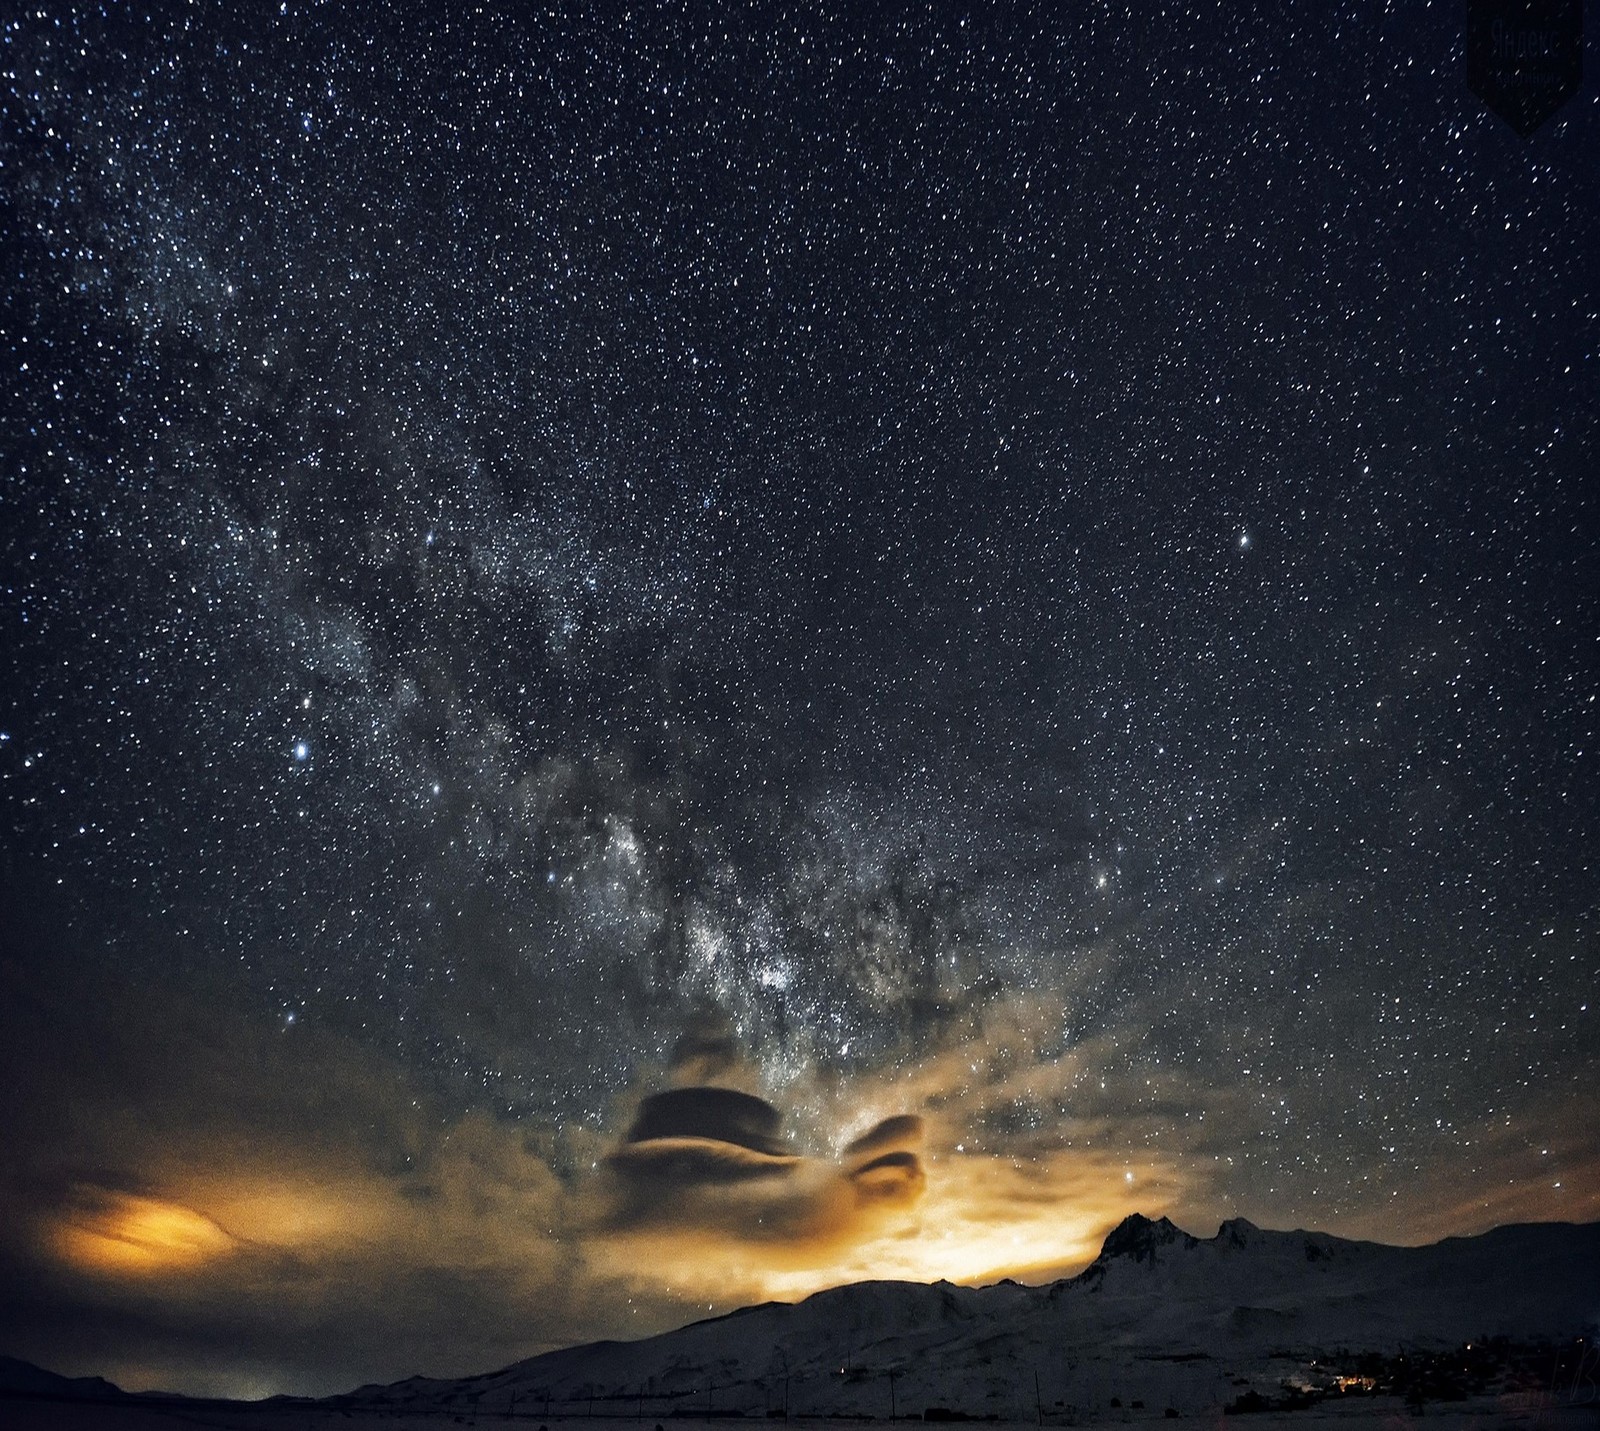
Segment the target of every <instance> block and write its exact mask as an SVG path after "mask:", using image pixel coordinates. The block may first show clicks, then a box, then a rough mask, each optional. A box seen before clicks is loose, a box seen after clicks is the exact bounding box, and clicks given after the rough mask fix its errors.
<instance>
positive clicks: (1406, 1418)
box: [0, 1395, 1596, 1431]
mask: <svg viewBox="0 0 1600 1431" xmlns="http://www.w3.org/2000/svg"><path fill="white" fill-rule="evenodd" d="M1595 1421H1596V1408H1595V1405H1594V1404H1593V1403H1592V1402H1591V1403H1589V1404H1587V1405H1582V1404H1578V1403H1573V1402H1567V1401H1564V1400H1558V1399H1553V1398H1550V1397H1548V1396H1542V1395H1540V1396H1514V1397H1478V1398H1474V1399H1472V1400H1468V1401H1463V1402H1453V1403H1450V1404H1448V1405H1444V1406H1439V1407H1433V1406H1430V1407H1428V1408H1427V1409H1426V1410H1425V1411H1424V1413H1423V1414H1422V1415H1421V1416H1420V1417H1417V1416H1414V1415H1413V1414H1412V1413H1411V1412H1409V1411H1408V1410H1407V1409H1406V1408H1405V1407H1404V1406H1403V1405H1402V1404H1401V1403H1400V1401H1399V1399H1398V1398H1395V1397H1384V1396H1374V1397H1364V1396H1363V1397H1346V1398H1343V1399H1342V1400H1339V1401H1325V1402H1322V1403H1319V1404H1318V1405H1317V1406H1315V1407H1311V1408H1308V1409H1306V1410H1304V1411H1294V1412H1279V1413H1273V1412H1266V1413H1262V1414H1259V1415H1249V1416H1209V1417H1203V1418H1187V1419H1179V1420H1178V1421H1176V1422H1174V1421H1172V1420H1169V1419H1166V1418H1164V1417H1163V1416H1162V1414H1161V1413H1160V1412H1159V1411H1157V1412H1150V1411H1132V1410H1125V1411H1113V1412H1109V1413H1108V1414H1107V1415H1105V1416H1104V1417H1102V1418H1100V1419H1097V1420H1094V1421H1089V1420H1085V1421H1083V1422H1081V1423H1079V1424H1081V1425H1085V1426H1088V1425H1100V1426H1124V1425H1126V1426H1145V1427H1147V1428H1149V1431H1154V1428H1155V1427H1158V1426H1162V1427H1173V1428H1174V1431H1182V1428H1183V1427H1185V1426H1190V1427H1193V1426H1195V1425H1202V1426H1204V1427H1206V1428H1207V1429H1208V1431H1215V1428H1220V1427H1223V1426H1232V1427H1234V1428H1235V1431H1369V1428H1370V1431H1380V1428H1381V1431H1408V1428H1414V1431H1591V1428H1593V1427H1594V1425H1595ZM656 1424H660V1425H661V1426H662V1427H663V1428H664V1431H727V1428H728V1423H727V1422H726V1421H725V1420H721V1419H716V1420H710V1421H705V1420H695V1419H693V1418H683V1417H679V1418H675V1419H674V1420H672V1421H670V1422H661V1423H653V1422H649V1421H644V1422H641V1421H638V1420H636V1419H635V1418H632V1417H627V1418H612V1417H599V1416H597V1417H593V1418H590V1417H574V1418H559V1419H555V1420H551V1421H548V1422H541V1421H539V1420H538V1419H537V1418H533V1417H530V1418H523V1417H522V1416H520V1415H519V1416H516V1417H514V1418H510V1419H508V1418H506V1417H505V1416H504V1415H498V1414H491V1413H486V1412H480V1413H477V1414H476V1415H473V1414H466V1413H461V1412H449V1411H434V1412H410V1411H401V1412H396V1411H392V1410H368V1411H351V1410H341V1409H337V1408H334V1407H331V1406H327V1405H325V1404H320V1403H318V1404H311V1405H301V1404H295V1405H284V1404H282V1403H278V1404H270V1403H263V1404H260V1405H254V1406H252V1405H247V1404H246V1405H233V1406H213V1405H211V1404H209V1403H205V1402H199V1403H191V1404H189V1405H184V1406H162V1405H150V1404H133V1405H129V1404H116V1405H95V1404H91V1403H87V1402H79V1403H64V1402H58V1401H31V1400H28V1399H0V1426H3V1427H5V1428H6V1431H196V1428H206V1427H209V1428H213V1431H380V1428H381V1431H456V1428H459V1427H466V1426H478V1427H484V1428H490V1427H507V1428H515V1427H524V1428H528V1431H534V1428H537V1427H539V1426H541V1425H544V1426H545V1427H547V1431H654V1428H655V1425H656ZM776 1424H777V1425H780V1426H781V1425H783V1423H782V1422H778V1423H776ZM894 1424H895V1425H897V1426H898V1425H901V1424H907V1423H898V1422H897V1423H894ZM909 1424H912V1425H918V1426H920V1425H921V1424H922V1423H921V1422H914V1423H909ZM985 1424H986V1426H987V1428H988V1431H1037V1422H1036V1421H1017V1422H989V1423H985ZM1047 1424H1049V1423H1047ZM870 1428H879V1431H887V1428H888V1423H886V1422H881V1421H877V1422H860V1421H837V1420H829V1419H823V1420H795V1421H791V1422H789V1423H788V1431H870Z"/></svg>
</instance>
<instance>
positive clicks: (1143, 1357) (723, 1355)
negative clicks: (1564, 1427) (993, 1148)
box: [337, 1214, 1600, 1422]
mask: <svg viewBox="0 0 1600 1431" xmlns="http://www.w3.org/2000/svg"><path fill="white" fill-rule="evenodd" d="M1596 1326H1600V1223H1588V1224H1581V1225H1574V1224H1567V1223H1537V1224H1527V1225H1520V1226H1510V1227H1501V1228H1496V1229H1495V1230H1493V1231H1491V1232H1487V1233H1484V1234H1482V1235H1480V1236H1476V1237H1454V1238H1448V1239H1446V1240H1445V1241H1443V1242H1439V1243H1435V1244H1433V1245H1431V1246H1426V1247H1392V1246H1386V1245H1383V1244H1379V1243H1372V1242H1355V1241H1349V1240H1346V1239H1343V1238H1339V1237H1333V1236H1329V1235H1327V1234H1325V1233H1317V1232H1302V1231H1295V1232H1274V1231H1267V1230H1263V1229H1261V1228H1258V1227H1256V1226H1254V1225H1252V1224H1251V1223H1249V1222H1246V1221H1245V1220H1244V1219H1242V1218H1235V1219H1232V1220H1230V1221H1228V1222H1224V1223H1223V1224H1222V1226H1221V1228H1220V1229H1219V1230H1218V1232H1217V1234H1216V1236H1215V1237H1211V1238H1204V1239H1202V1238H1197V1237H1193V1236H1191V1235H1190V1234H1189V1233H1187V1232H1184V1231H1183V1230H1181V1229H1180V1228H1178V1227H1175V1226H1174V1225H1173V1224H1172V1223H1171V1222H1169V1221H1168V1220H1167V1219H1166V1218H1161V1219H1159V1220H1156V1221H1152V1220H1150V1219H1149V1218H1146V1217H1142V1216H1140V1215H1138V1214H1134V1215H1133V1216H1131V1217H1128V1218H1127V1219H1126V1220H1124V1221H1123V1222H1122V1223H1121V1224H1119V1225H1118V1226H1117V1227H1116V1228H1114V1229H1113V1230H1112V1231H1111V1233H1110V1234H1109V1235H1108V1236H1107V1237H1106V1239H1105V1242H1104V1244H1103V1246H1102V1248H1101V1251H1100V1255H1099V1256H1098V1257H1096V1258H1095V1260H1094V1261H1093V1262H1092V1263H1091V1264H1090V1265H1089V1266H1088V1267H1087V1268H1085V1269H1084V1270H1083V1271H1082V1272H1081V1273H1079V1274H1078V1275H1077V1276H1075V1277H1072V1278H1069V1279H1066V1280H1063V1281H1058V1282H1054V1283H1051V1284H1049V1285H1046V1286H1022V1285H1019V1284H1017V1283H1014V1282H1001V1283H999V1284H997V1285H994V1286H988V1287H959V1286H952V1285H950V1284H949V1283H936V1284H933V1285H931V1286H930V1285H924V1284H917V1283H906V1282H866V1283H858V1284H855V1285H852V1286H846V1287H838V1288H835V1289H832V1290H830V1291H825V1292H819V1293H817V1294H816V1295H814V1296H812V1297H810V1298H808V1299H806V1300H805V1301H803V1302H800V1303H797V1304H794V1305H788V1304H779V1303H768V1304H765V1305H762V1306H757V1307H750V1308H746V1309H744V1310H742V1311H739V1312H735V1313H733V1314H731V1315H729V1316H724V1317H719V1318H716V1319H715V1320H710V1321H703V1322H697V1323H694V1324H693V1325H690V1326H686V1327H682V1328H680V1329H678V1330H677V1331H673V1332H667V1333H665V1334H663V1335H660V1336H655V1337H650V1338H647V1339H645V1340H642V1341H635V1342H597V1343H594V1344H591V1345H587V1346H579V1347H571V1348H568V1349H565V1350H562V1351H556V1352H550V1353H548V1354H546V1355H543V1356H537V1357H533V1358H531V1359H529V1360H527V1361H522V1362H518V1363H516V1364H515V1365H512V1366H509V1367H506V1368H504V1369H503V1370H500V1371H496V1372H491V1373H486V1374H484V1375H481V1376H473V1377H466V1378H459V1379H432V1378H425V1377H413V1378H410V1379H408V1380H406V1381H401V1382H397V1383H394V1384H391V1385H386V1386H380V1385H373V1386H365V1387H362V1388H360V1389H359V1390H357V1391H355V1392H352V1393H350V1394H349V1395H348V1396H347V1397H344V1398H338V1399H337V1400H339V1401H341V1402H342V1403H344V1404H345V1405H349V1406H356V1405H360V1406H365V1407H371V1408H380V1407H386V1408H392V1409H400V1408H406V1409H411V1410H422V1409H437V1410H443V1409H457V1408H475V1409H478V1410H481V1411H512V1412H518V1413H521V1414H524V1415H526V1414H530V1413H533V1414H539V1413H542V1414H544V1415H550V1416H562V1415H572V1414H589V1415H601V1416H609V1417H613V1418H615V1417H627V1418H628V1419H635V1418H637V1419H659V1418H662V1417H667V1416H694V1417H697V1418H699V1417H705V1416H713V1417H715V1416H732V1415H745V1416H762V1415H766V1416H784V1415H786V1414H787V1415H788V1416H790V1417H792V1418H800V1417H816V1416H872V1417H877V1418H882V1417H893V1416H899V1417H904V1416H908V1415H920V1416H927V1417H930V1418H931V1419H952V1420H955V1419H969V1418H970V1419H998V1420H1005V1421H1018V1420H1022V1421H1030V1422H1031V1421H1035V1420H1038V1421H1040V1422H1043V1421H1046V1420H1055V1421H1067V1422H1070V1421H1074V1420H1078V1419H1093V1418H1094V1417H1095V1416H1096V1415H1100V1414H1104V1412H1105V1411H1106V1410H1107V1409H1108V1408H1115V1407H1120V1406H1124V1405H1126V1406H1130V1407H1132V1406H1140V1407H1145V1406H1148V1407H1152V1408H1154V1407H1160V1408H1163V1409H1164V1408H1171V1409H1172V1412H1173V1413H1176V1414H1178V1415H1189V1414H1195V1413H1201V1412H1211V1411H1215V1410H1218V1409H1220V1408H1222V1407H1224V1406H1226V1405H1228V1404H1229V1403H1230V1402H1235V1403H1236V1402H1238V1401H1239V1400H1240V1398H1241V1397H1248V1396H1250V1395H1255V1396H1256V1397H1258V1398H1260V1399H1263V1400H1264V1399H1266V1398H1267V1397H1269V1396H1272V1395H1276V1394H1281V1393H1282V1392H1283V1391H1284V1390H1285V1388H1289V1389H1290V1390H1293V1389H1294V1388H1301V1389H1303V1390H1307V1391H1309V1390H1312V1389H1316V1388H1324V1389H1325V1388H1327V1387H1330V1386H1332V1385H1334V1384H1335V1378H1336V1376H1337V1375H1338V1373H1339V1370H1340V1368H1346V1369H1347V1368H1349V1367H1351V1366H1353V1365H1355V1363H1356V1360H1357V1358H1358V1356H1359V1354H1362V1353H1366V1354H1369V1355H1379V1356H1390V1357H1394V1356H1400V1355H1404V1354H1407V1353H1410V1354H1412V1355H1413V1356H1418V1355H1425V1354H1427V1353H1430V1352H1432V1353H1442V1352H1443V1351H1445V1350H1446V1349H1450V1348H1462V1347H1465V1346H1466V1345H1467V1344H1469V1343H1474V1342H1477V1343H1479V1344H1481V1343H1483V1342H1484V1341H1486V1340H1489V1339H1494V1338H1507V1339H1511V1340H1513V1341H1515V1342H1516V1343H1518V1344H1520V1345H1527V1344H1529V1343H1531V1342H1538V1341H1545V1340H1558V1339H1563V1338H1572V1337H1576V1336H1580V1335H1587V1334H1592V1330H1593V1329H1594V1328H1595V1327H1596Z"/></svg>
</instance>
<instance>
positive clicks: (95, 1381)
mask: <svg viewBox="0 0 1600 1431" xmlns="http://www.w3.org/2000/svg"><path fill="white" fill-rule="evenodd" d="M124 1394H125V1393H124V1392H123V1391H122V1390H121V1389H120V1388H119V1387H115V1386H113V1385H112V1384H111V1383H110V1382H109V1381H106V1380H105V1379H104V1378H102V1377H98V1376H57V1375H56V1373H55V1372H53V1371H46V1370H45V1369H44V1368H43V1367H39V1366H35V1365H34V1364H33V1363H32V1362H29V1361H19V1360H18V1359H17V1358H16V1357H14V1356H0V1395H11V1396H60V1397H66V1398H69V1399H71V1400H74V1401H106V1400H110V1399H112V1398H114V1397H119V1396H122V1395H124Z"/></svg>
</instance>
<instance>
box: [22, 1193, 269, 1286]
mask: <svg viewBox="0 0 1600 1431" xmlns="http://www.w3.org/2000/svg"><path fill="white" fill-rule="evenodd" d="M49 1241H50V1243H51V1245H52V1246H53V1248H54V1250H55V1252H56V1255H57V1256H59V1257H60V1258H61V1259H62V1260H63V1261H65V1262H66V1263H68V1264H69V1265H70V1266H72V1267H75V1268H77V1269H78V1270H80V1271H85V1272H93V1273H101V1274H106V1275H111V1276H143V1275H149V1274H160V1273H172V1272H186V1271H190V1270H192V1269H195V1268H198V1267H201V1266H203V1265H205V1264H206V1263H209V1262H212V1261H214V1260H216V1259H217V1258H219V1257H225V1256H227V1255H228V1254H229V1253H232V1252H234V1251H235V1250H236V1249H237V1247H238V1242H237V1240H236V1239H235V1238H234V1237H232V1236H231V1235H230V1234H229V1233H227V1232H226V1231H224V1230H223V1229H222V1228H221V1227H220V1226H218V1225H217V1223H215V1222H213V1221H212V1220H211V1219H210V1218H209V1217H207V1216H206V1215H205V1214H204V1213H201V1212H196V1211H195V1210H194V1209H193V1208H191V1207H185V1206H184V1205H183V1204H182V1203H176V1202H168V1201H166V1200H164V1199H162V1198H154V1197H143V1196H140V1195H138V1194H135V1193H126V1192H118V1191H115V1190H113V1189H109V1188H100V1187H94V1186H92V1185H88V1184H79V1185H78V1186H76V1187H75V1188H74V1189H73V1191H72V1196H71V1198H70V1200H69V1201H68V1204H67V1206H66V1207H65V1208H64V1209H62V1211H61V1212H60V1213H59V1215H58V1216H57V1218H56V1220H55V1222H54V1225H53V1226H52V1227H51V1228H50V1234H49Z"/></svg>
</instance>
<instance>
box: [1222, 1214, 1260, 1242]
mask: <svg viewBox="0 0 1600 1431" xmlns="http://www.w3.org/2000/svg"><path fill="white" fill-rule="evenodd" d="M1260 1239H1261V1229H1260V1228H1259V1227H1257V1226H1256V1225H1255V1223H1253V1222H1251V1221H1250V1219H1249V1218H1247V1217H1230V1218H1229V1219H1228V1220H1227V1221H1226V1222H1225V1223H1223V1224H1222V1226H1221V1227H1219V1228H1218V1229H1217V1235H1216V1238H1215V1240H1216V1241H1217V1242H1220V1243H1221V1244H1222V1245H1223V1246H1224V1247H1248V1246H1249V1245H1250V1244H1251V1243H1252V1242H1258V1241H1260Z"/></svg>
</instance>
